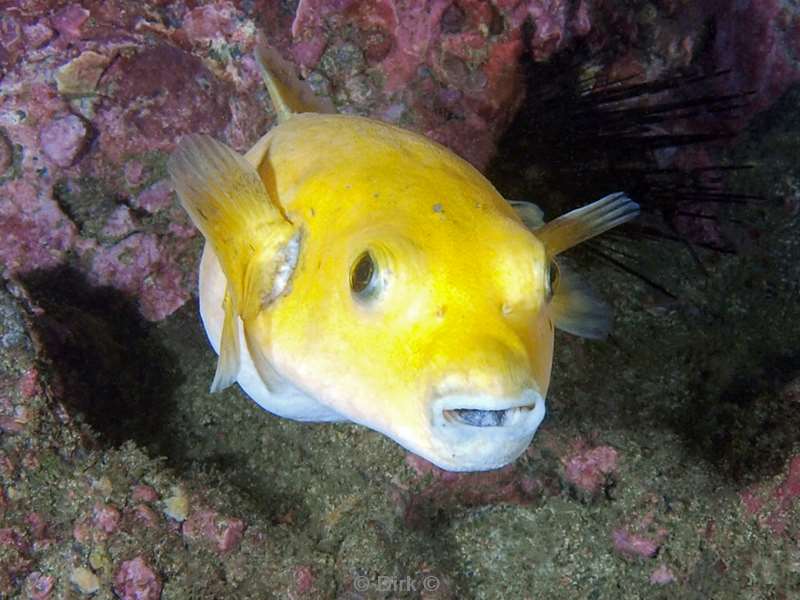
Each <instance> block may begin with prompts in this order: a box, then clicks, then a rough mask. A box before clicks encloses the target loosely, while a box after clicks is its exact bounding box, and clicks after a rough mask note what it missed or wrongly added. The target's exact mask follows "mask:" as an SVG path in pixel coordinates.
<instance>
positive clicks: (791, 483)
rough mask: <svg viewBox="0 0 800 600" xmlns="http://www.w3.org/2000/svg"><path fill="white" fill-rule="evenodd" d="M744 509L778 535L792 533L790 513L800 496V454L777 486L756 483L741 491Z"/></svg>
mask: <svg viewBox="0 0 800 600" xmlns="http://www.w3.org/2000/svg"><path fill="white" fill-rule="evenodd" d="M739 497H740V500H741V502H742V504H743V505H744V508H745V510H746V511H747V512H748V513H750V514H751V515H757V516H758V522H759V525H761V526H762V527H764V528H766V529H768V530H770V531H772V533H774V534H775V535H792V532H791V530H787V529H788V527H789V516H790V514H791V511H792V507H793V506H794V505H795V504H797V503H798V500H799V499H800V455H798V456H795V457H793V458H792V459H791V460H790V461H789V464H788V467H787V469H786V474H785V475H784V477H783V480H782V481H781V482H780V483H779V484H778V485H777V486H770V485H765V484H757V485H754V486H751V487H749V488H747V489H746V490H743V491H742V492H741V493H740V494H739Z"/></svg>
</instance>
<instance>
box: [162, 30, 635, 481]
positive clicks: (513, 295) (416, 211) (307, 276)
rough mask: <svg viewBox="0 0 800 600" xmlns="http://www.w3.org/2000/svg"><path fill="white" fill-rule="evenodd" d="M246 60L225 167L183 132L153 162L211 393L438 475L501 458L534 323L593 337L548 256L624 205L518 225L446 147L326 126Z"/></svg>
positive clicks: (526, 418)
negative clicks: (260, 96) (259, 88)
mask: <svg viewBox="0 0 800 600" xmlns="http://www.w3.org/2000/svg"><path fill="white" fill-rule="evenodd" d="M256 56H257V59H258V63H259V65H260V67H261V70H262V74H263V76H264V80H265V84H266V86H267V89H268V91H269V95H270V97H271V100H272V103H273V106H274V108H275V111H276V114H277V125H276V126H275V127H273V128H272V129H271V130H270V131H269V132H267V133H266V134H265V135H264V136H263V137H262V138H261V139H260V140H259V141H258V142H257V143H256V144H255V146H253V148H251V149H250V150H249V151H248V152H247V153H246V154H245V155H240V154H238V153H237V152H235V151H234V150H232V149H231V148H229V147H228V146H226V145H225V144H222V143H220V142H218V141H215V140H214V139H212V138H211V137H208V136H204V135H189V136H187V137H185V138H184V139H183V140H182V141H181V142H180V143H179V144H178V147H177V149H176V150H175V152H174V154H173V155H172V157H171V158H170V160H169V163H168V169H169V173H170V175H171V177H172V181H173V183H174V187H175V190H176V191H177V194H178V197H179V199H180V202H181V203H182V205H183V207H184V208H185V209H186V211H187V212H188V213H189V215H190V216H191V219H192V221H193V222H194V224H195V225H196V226H197V228H198V229H199V230H200V231H201V232H202V234H203V236H204V237H205V248H204V251H203V256H202V259H201V264H200V273H199V299H200V313H201V317H202V321H203V325H204V326H205V330H206V333H207V334H208V339H209V341H210V343H211V345H212V346H213V348H214V350H215V351H216V352H217V353H218V355H219V359H218V363H217V369H216V373H215V376H214V380H213V383H212V385H211V391H212V392H214V391H218V390H221V389H223V388H226V387H227V386H230V385H231V384H233V383H234V382H236V383H238V384H239V386H240V387H241V388H242V390H244V392H245V393H246V394H247V395H248V396H250V397H251V398H252V399H253V400H254V401H255V402H257V403H258V404H259V405H261V406H262V407H263V408H265V409H266V410H268V411H269V412H272V413H274V414H276V415H280V416H282V417H286V418H290V419H296V420H300V421H352V422H355V423H359V424H362V425H365V426H367V427H369V428H372V429H373V430H376V431H378V432H381V433H383V434H385V435H386V436H388V437H390V438H391V439H393V440H395V441H396V442H398V443H399V444H401V445H402V446H404V447H405V448H407V449H408V450H410V451H412V452H414V453H416V454H418V455H420V456H422V457H424V458H425V459H427V460H429V461H431V462H432V463H434V464H436V465H437V466H439V467H441V468H442V469H446V470H451V471H479V470H488V469H494V468H498V467H501V466H503V465H505V464H507V463H509V462H511V461H513V460H514V459H515V458H517V457H518V456H519V455H520V454H521V453H522V452H523V451H524V450H525V449H526V448H527V446H528V445H529V444H530V442H531V440H532V438H533V436H534V434H535V432H536V430H537V428H538V427H539V425H540V423H541V422H542V419H543V418H544V415H545V398H546V396H547V390H548V387H549V384H550V371H551V366H552V362H553V339H554V328H556V327H557V328H559V329H562V330H565V331H568V332H570V333H572V334H576V335H579V336H585V337H589V338H599V337H603V336H604V335H605V334H606V332H607V328H608V323H609V315H608V311H607V309H606V308H605V305H604V304H602V303H601V302H599V301H597V300H596V299H595V298H594V297H593V296H592V294H591V293H590V292H589V291H588V289H587V288H586V287H585V286H583V285H581V284H580V283H579V281H578V279H577V278H576V277H575V276H574V275H570V274H568V273H566V272H565V271H564V270H563V269H559V266H558V263H557V262H556V257H557V256H558V255H559V254H561V253H562V252H564V251H565V250H567V249H569V248H571V247H573V246H575V245H576V244H579V243H581V242H583V241H585V240H587V239H589V238H592V237H594V236H596V235H599V234H601V233H603V232H605V231H607V230H609V229H611V228H612V227H615V226H617V225H620V224H621V223H624V222H626V221H629V220H630V219H632V218H634V217H635V216H636V215H637V214H638V212H639V207H638V205H637V204H636V203H635V202H633V201H631V200H630V199H629V198H628V197H627V196H626V195H625V194H624V193H617V194H612V195H609V196H606V197H604V198H602V199H600V200H598V201H596V202H594V203H592V204H589V205H587V206H585V207H583V208H580V209H577V210H574V211H572V212H569V213H567V214H565V215H563V216H561V217H559V218H557V219H555V220H553V221H550V222H548V223H544V222H543V221H542V219H541V216H540V213H538V212H537V210H536V208H535V206H534V205H532V204H525V208H526V210H522V211H521V212H522V213H523V214H520V213H518V212H517V210H516V209H515V207H514V206H512V204H511V203H509V202H508V201H506V200H505V199H504V198H503V197H502V196H501V195H500V194H499V193H498V192H497V190H495V188H494V187H493V186H492V184H491V183H490V182H489V181H488V180H487V179H486V178H485V177H484V176H483V175H482V174H481V173H479V172H478V171H477V170H476V169H475V168H474V167H472V166H471V165H470V164H469V163H467V162H466V161H465V160H463V159H461V158H460V157H458V156H457V155H456V154H454V153H453V152H451V151H450V150H448V149H447V148H445V147H443V146H441V145H439V144H437V143H436V142H434V141H431V140H429V139H427V138H425V137H423V136H421V135H419V134H416V133H413V132H411V131H407V130H404V129H401V128H398V127H395V126H393V125H389V124H387V123H384V122H381V121H377V120H373V119H369V118H364V117H360V116H352V115H344V114H335V111H334V110H333V107H332V105H331V104H330V103H329V102H328V101H326V100H325V99H321V98H317V97H314V95H313V93H312V92H311V91H310V89H309V88H307V87H305V84H304V83H303V82H301V81H300V80H299V79H298V78H297V77H296V75H295V74H294V72H293V71H292V67H291V65H290V64H289V63H287V62H285V61H284V60H283V59H282V58H281V57H280V56H279V55H278V54H277V53H276V52H275V51H274V50H273V49H271V48H269V47H267V46H266V45H265V44H264V43H263V41H262V42H261V43H260V44H259V47H258V49H257V51H256ZM518 208H520V207H518Z"/></svg>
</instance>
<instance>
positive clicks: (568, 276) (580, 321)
mask: <svg viewBox="0 0 800 600" xmlns="http://www.w3.org/2000/svg"><path fill="white" fill-rule="evenodd" d="M547 310H548V311H549V313H550V318H551V319H552V321H553V324H554V325H555V326H556V327H558V328H559V329H561V330H562V331H566V332H567V333H571V334H573V335H577V336H580V337H585V338H592V339H603V338H605V337H606V336H607V335H608V332H609V330H610V329H611V310H610V309H609V307H608V305H607V304H606V303H605V302H603V301H602V300H600V299H599V298H598V297H597V296H595V294H594V292H592V289H591V288H590V287H589V285H588V284H587V283H586V282H584V281H583V280H582V279H581V278H580V277H579V276H578V275H576V274H575V273H573V272H572V271H569V270H567V269H564V268H560V269H559V278H558V283H557V287H556V289H555V290H554V292H553V297H552V299H551V300H550V304H549V305H548V307H547Z"/></svg>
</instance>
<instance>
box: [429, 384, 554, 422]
mask: <svg viewBox="0 0 800 600" xmlns="http://www.w3.org/2000/svg"><path fill="white" fill-rule="evenodd" d="M431 408H432V409H433V424H434V426H443V425H445V424H453V425H456V426H463V427H469V428H475V429H486V428H513V427H515V426H518V425H520V424H522V421H526V420H528V419H526V417H527V416H532V417H537V416H541V417H543V416H544V414H543V411H544V398H543V397H542V396H541V394H539V393H538V392H537V391H536V390H534V389H533V388H526V389H524V390H523V391H522V392H521V393H519V394H518V395H515V396H493V395H490V394H476V393H474V392H472V393H470V392H460V393H459V392H453V391H449V392H448V393H445V394H439V395H437V396H436V397H435V398H434V401H433V403H432V407H431ZM464 411H475V412H483V413H494V416H493V415H491V414H487V415H486V417H485V418H480V416H478V417H477V418H467V416H466V415H464V414H463V412H464ZM498 413H499V414H498ZM527 413H530V415H528V414H527ZM537 413H542V414H541V415H538V414H537ZM536 420H537V426H538V422H539V421H541V419H536ZM492 421H494V422H492ZM478 422H485V424H477V423H478Z"/></svg>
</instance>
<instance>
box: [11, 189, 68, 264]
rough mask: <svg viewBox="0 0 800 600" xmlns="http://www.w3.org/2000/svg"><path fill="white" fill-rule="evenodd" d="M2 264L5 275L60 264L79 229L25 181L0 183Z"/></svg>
mask: <svg viewBox="0 0 800 600" xmlns="http://www.w3.org/2000/svg"><path fill="white" fill-rule="evenodd" d="M0 197H2V198H4V200H5V201H4V202H0V264H2V265H3V268H4V271H5V273H6V274H13V273H17V272H27V271H31V270H34V269H44V268H49V267H53V266H55V265H58V264H60V263H61V261H62V260H63V257H64V255H65V253H66V252H67V251H68V250H69V249H70V248H71V247H72V246H73V244H74V242H75V237H76V233H77V232H76V228H75V226H74V225H73V224H72V222H71V221H69V220H68V219H67V217H66V216H65V215H64V213H63V212H61V209H60V208H59V207H58V204H56V203H55V202H54V201H53V199H52V189H49V188H48V189H47V190H43V189H40V188H37V187H34V185H33V184H31V183H29V182H28V181H26V180H23V179H15V180H13V181H7V182H5V183H2V184H0Z"/></svg>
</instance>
